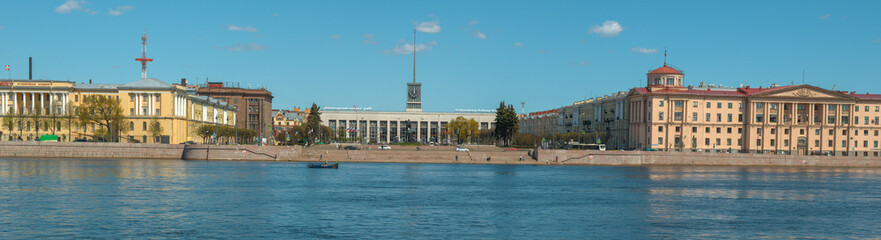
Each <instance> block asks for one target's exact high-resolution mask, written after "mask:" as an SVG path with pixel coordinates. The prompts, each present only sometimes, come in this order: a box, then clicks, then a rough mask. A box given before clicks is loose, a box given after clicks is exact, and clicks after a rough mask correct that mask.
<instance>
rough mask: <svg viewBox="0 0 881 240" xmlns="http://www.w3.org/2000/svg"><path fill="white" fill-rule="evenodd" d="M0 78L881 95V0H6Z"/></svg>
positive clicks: (297, 87)
mask: <svg viewBox="0 0 881 240" xmlns="http://www.w3.org/2000/svg"><path fill="white" fill-rule="evenodd" d="M2 5H3V6H2V8H3V9H4V11H3V14H0V65H7V64H8V65H11V67H12V71H10V72H6V71H3V72H2V75H0V78H6V77H8V76H10V75H11V77H12V78H19V79H21V78H27V58H28V57H33V58H34V76H35V78H41V79H55V80H71V81H76V82H87V81H88V80H89V79H93V81H94V82H96V83H127V82H131V81H135V80H138V79H139V78H140V65H139V63H137V62H135V61H134V59H135V58H137V57H139V56H140V48H141V46H140V39H139V38H140V36H141V34H142V33H143V32H144V31H145V30H146V32H147V35H148V38H149V39H148V48H147V55H148V57H152V58H154V59H155V60H154V62H152V63H149V65H148V70H147V71H148V76H150V77H155V78H158V79H161V80H163V81H166V82H178V81H180V78H187V79H189V81H190V82H191V83H194V82H204V81H205V78H206V77H207V78H209V79H210V80H211V81H223V82H241V83H242V84H243V85H247V84H251V85H252V86H258V85H263V86H266V87H267V88H268V89H270V90H271V91H272V92H273V95H274V96H276V98H275V100H274V102H273V107H274V108H288V109H289V108H292V107H295V106H296V107H304V106H305V107H308V106H309V105H311V103H312V102H316V103H318V104H319V105H321V106H334V107H343V106H352V105H356V106H358V107H372V108H373V109H374V110H391V111H403V108H404V100H405V97H406V95H405V94H406V92H405V86H406V85H405V84H406V82H408V81H411V80H412V55H410V54H409V53H411V51H412V50H411V49H410V47H412V45H411V44H412V43H413V40H412V39H413V29H414V28H418V29H420V30H421V31H420V32H419V33H418V34H417V41H416V42H417V47H418V49H419V51H418V54H417V55H418V56H417V81H418V82H422V84H423V91H422V94H423V108H424V109H425V111H453V110H454V109H456V108H481V109H493V108H495V107H497V106H498V103H499V101H502V100H504V101H506V102H508V103H514V104H515V105H516V106H517V107H516V109H517V110H518V112H519V111H520V106H519V104H520V102H521V101H525V102H526V111H527V112H533V111H542V110H547V109H552V108H557V107H560V106H563V105H568V104H571V103H572V102H574V101H578V100H581V99H584V98H589V97H592V96H602V95H605V94H610V93H612V92H617V91H627V90H628V89H630V88H632V87H638V86H643V85H644V84H645V83H644V81H645V73H646V72H647V71H650V70H652V69H654V68H657V67H660V66H661V65H662V64H663V61H664V59H663V58H664V57H663V56H664V49H665V48H667V49H668V59H667V61H668V63H670V64H671V65H674V66H676V67H678V68H680V69H682V70H683V71H684V72H685V81H686V84H694V85H697V84H698V83H699V82H707V83H714V84H722V85H726V86H739V85H740V84H741V83H743V84H745V85H750V86H768V85H770V84H771V83H778V84H790V83H796V84H798V83H800V82H801V80H802V71H803V70H804V71H805V73H806V74H805V75H806V76H805V81H806V83H808V84H812V85H816V86H820V87H823V88H832V85H833V84H835V85H836V88H837V89H839V90H849V91H857V92H861V93H862V92H872V93H881V84H878V83H879V82H881V71H879V70H881V14H877V10H878V9H881V1H730V2H722V1H663V2H659V1H620V2H619V1H598V2H589V1H211V2H208V1H6V2H4V3H3V4H2Z"/></svg>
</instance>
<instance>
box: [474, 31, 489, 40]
mask: <svg viewBox="0 0 881 240" xmlns="http://www.w3.org/2000/svg"><path fill="white" fill-rule="evenodd" d="M471 36H474V37H476V38H479V39H486V34H484V33H483V32H481V31H480V30H474V31H471Z"/></svg>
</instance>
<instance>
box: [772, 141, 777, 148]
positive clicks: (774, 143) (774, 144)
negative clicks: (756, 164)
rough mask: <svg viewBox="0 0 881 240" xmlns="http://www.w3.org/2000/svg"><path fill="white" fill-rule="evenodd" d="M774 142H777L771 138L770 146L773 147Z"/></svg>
mask: <svg viewBox="0 0 881 240" xmlns="http://www.w3.org/2000/svg"><path fill="white" fill-rule="evenodd" d="M776 144H777V143H776V141H775V140H774V139H771V146H772V147H773V146H776Z"/></svg>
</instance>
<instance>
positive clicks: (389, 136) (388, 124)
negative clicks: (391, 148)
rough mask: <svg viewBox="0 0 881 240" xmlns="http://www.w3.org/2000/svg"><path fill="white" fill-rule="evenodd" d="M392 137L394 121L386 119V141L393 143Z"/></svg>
mask: <svg viewBox="0 0 881 240" xmlns="http://www.w3.org/2000/svg"><path fill="white" fill-rule="evenodd" d="M391 139H392V121H385V143H391V142H392V141H391Z"/></svg>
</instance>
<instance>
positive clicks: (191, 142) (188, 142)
mask: <svg viewBox="0 0 881 240" xmlns="http://www.w3.org/2000/svg"><path fill="white" fill-rule="evenodd" d="M180 144H196V143H195V142H193V141H186V142H182V143H180Z"/></svg>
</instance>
